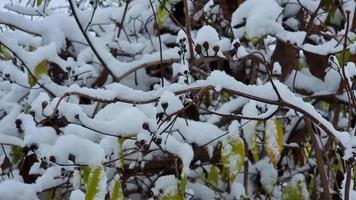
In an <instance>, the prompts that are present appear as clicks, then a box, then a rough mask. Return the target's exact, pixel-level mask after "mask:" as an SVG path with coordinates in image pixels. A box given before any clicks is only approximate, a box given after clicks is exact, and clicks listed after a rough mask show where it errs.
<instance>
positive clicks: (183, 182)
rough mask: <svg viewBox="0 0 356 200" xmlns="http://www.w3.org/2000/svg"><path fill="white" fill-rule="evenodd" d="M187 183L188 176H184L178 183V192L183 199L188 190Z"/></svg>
mask: <svg viewBox="0 0 356 200" xmlns="http://www.w3.org/2000/svg"><path fill="white" fill-rule="evenodd" d="M187 181H188V178H187V175H182V176H181V180H180V181H179V183H178V190H179V195H180V197H181V199H184V196H185V190H186V188H187Z"/></svg>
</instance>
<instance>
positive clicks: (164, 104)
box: [161, 102, 168, 110]
mask: <svg viewBox="0 0 356 200" xmlns="http://www.w3.org/2000/svg"><path fill="white" fill-rule="evenodd" d="M161 106H162V108H163V110H166V109H167V108H168V103H167V102H162V103H161Z"/></svg>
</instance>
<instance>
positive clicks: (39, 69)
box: [28, 60, 48, 87]
mask: <svg viewBox="0 0 356 200" xmlns="http://www.w3.org/2000/svg"><path fill="white" fill-rule="evenodd" d="M47 64H48V62H47V60H43V61H41V62H40V63H38V64H37V65H36V67H35V70H34V72H33V75H34V77H33V76H32V75H31V74H29V75H28V84H30V86H31V87H33V86H34V85H36V82H37V80H39V79H41V77H42V76H43V75H44V74H46V73H47V70H48V66H47Z"/></svg>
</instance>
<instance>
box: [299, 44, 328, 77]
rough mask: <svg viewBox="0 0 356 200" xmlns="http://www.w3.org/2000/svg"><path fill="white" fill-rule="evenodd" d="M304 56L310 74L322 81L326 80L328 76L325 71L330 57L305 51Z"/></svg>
mask: <svg viewBox="0 0 356 200" xmlns="http://www.w3.org/2000/svg"><path fill="white" fill-rule="evenodd" d="M304 55H305V60H306V62H307V64H308V66H309V70H310V73H311V74H313V75H314V76H316V77H318V78H320V79H321V80H324V77H325V74H326V73H325V69H326V68H327V66H328V56H327V55H319V54H316V53H311V52H307V51H304Z"/></svg>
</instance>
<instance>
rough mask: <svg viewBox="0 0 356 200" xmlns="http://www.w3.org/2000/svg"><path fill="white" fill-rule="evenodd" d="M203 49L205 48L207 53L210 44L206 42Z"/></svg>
mask: <svg viewBox="0 0 356 200" xmlns="http://www.w3.org/2000/svg"><path fill="white" fill-rule="evenodd" d="M203 47H204V49H205V51H207V50H208V49H209V42H207V41H205V42H204V43H203Z"/></svg>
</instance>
